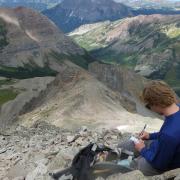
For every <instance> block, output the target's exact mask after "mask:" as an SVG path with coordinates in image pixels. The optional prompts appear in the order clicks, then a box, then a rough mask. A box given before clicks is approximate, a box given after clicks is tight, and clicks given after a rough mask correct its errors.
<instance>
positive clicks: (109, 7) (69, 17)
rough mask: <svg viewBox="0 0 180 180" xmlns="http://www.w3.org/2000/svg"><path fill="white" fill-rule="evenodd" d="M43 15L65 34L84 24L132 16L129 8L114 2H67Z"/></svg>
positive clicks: (98, 0)
mask: <svg viewBox="0 0 180 180" xmlns="http://www.w3.org/2000/svg"><path fill="white" fill-rule="evenodd" d="M43 13H44V14H45V15H46V16H47V17H49V18H50V19H51V20H53V21H54V22H55V24H56V25H57V26H59V27H60V28H61V29H62V30H63V31H64V32H70V31H72V30H74V29H75V28H77V27H79V26H80V25H82V24H88V23H93V22H98V21H104V20H112V21H113V20H116V19H120V18H124V17H127V16H131V15H132V12H131V9H130V8H129V7H127V6H125V5H123V4H121V3H116V2H114V1H113V0H108V1H107V0H96V1H95V0H77V1H74V0H65V1H63V2H62V3H60V4H59V5H57V6H56V7H54V8H52V9H49V10H46V11H44V12H43Z"/></svg>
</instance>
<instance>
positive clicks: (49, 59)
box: [0, 7, 87, 78]
mask: <svg viewBox="0 0 180 180" xmlns="http://www.w3.org/2000/svg"><path fill="white" fill-rule="evenodd" d="M42 27H43V28H42ZM0 28H1V31H0V37H1V39H0V40H1V51H0V56H1V59H0V75H1V76H5V77H11V76H12V77H14V78H25V77H36V76H44V75H43V73H44V74H45V75H50V74H54V73H55V72H53V71H58V68H59V67H60V66H61V64H62V61H63V59H66V58H67V59H68V56H69V58H70V59H71V60H72V61H74V62H75V63H77V64H79V65H82V66H83V67H87V62H86V60H85V59H83V56H86V52H85V51H84V50H83V49H81V48H80V47H78V45H76V44H75V43H74V42H73V41H72V40H71V39H70V38H69V37H66V36H65V35H64V34H63V33H62V32H61V31H60V30H59V29H58V28H57V27H56V26H55V24H54V23H53V22H51V21H50V20H49V19H48V18H47V17H46V16H43V15H41V14H40V13H38V12H36V11H33V10H30V9H27V8H23V7H19V8H15V9H0ZM78 58H79V59H78ZM38 70H39V71H38ZM19 72H20V74H21V75H19ZM22 72H24V75H23V73H22ZM34 73H35V74H34ZM36 73H37V74H36ZM38 73H39V74H38Z"/></svg>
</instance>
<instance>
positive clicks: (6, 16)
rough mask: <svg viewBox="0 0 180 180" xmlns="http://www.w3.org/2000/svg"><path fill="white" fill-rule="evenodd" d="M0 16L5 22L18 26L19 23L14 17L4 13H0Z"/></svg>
mask: <svg viewBox="0 0 180 180" xmlns="http://www.w3.org/2000/svg"><path fill="white" fill-rule="evenodd" d="M0 18H2V19H3V20H4V21H6V22H7V23H10V24H14V25H16V26H18V27H20V24H19V22H18V20H17V19H16V18H13V17H10V16H8V15H7V14H5V13H0Z"/></svg>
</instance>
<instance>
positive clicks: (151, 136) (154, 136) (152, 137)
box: [149, 132, 159, 140]
mask: <svg viewBox="0 0 180 180" xmlns="http://www.w3.org/2000/svg"><path fill="white" fill-rule="evenodd" d="M158 136H159V132H155V133H149V140H153V139H157V138H158Z"/></svg>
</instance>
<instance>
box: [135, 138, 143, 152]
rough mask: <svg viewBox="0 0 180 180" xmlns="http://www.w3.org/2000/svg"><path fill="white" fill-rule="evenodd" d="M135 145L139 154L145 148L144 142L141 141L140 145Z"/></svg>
mask: <svg viewBox="0 0 180 180" xmlns="http://www.w3.org/2000/svg"><path fill="white" fill-rule="evenodd" d="M134 144H135V146H134V147H135V149H136V150H137V151H139V152H140V151H141V150H142V149H143V148H144V147H145V144H144V141H142V140H139V142H138V143H134Z"/></svg>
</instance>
